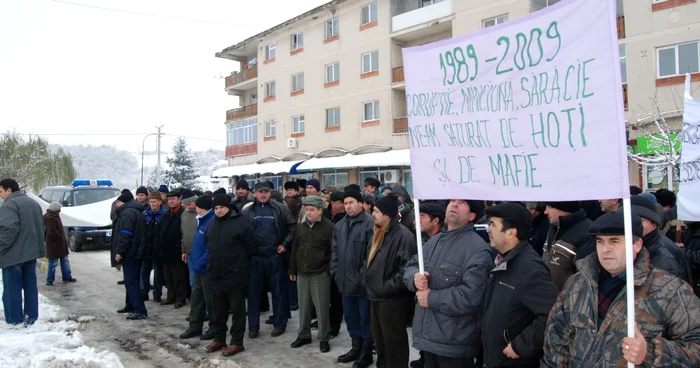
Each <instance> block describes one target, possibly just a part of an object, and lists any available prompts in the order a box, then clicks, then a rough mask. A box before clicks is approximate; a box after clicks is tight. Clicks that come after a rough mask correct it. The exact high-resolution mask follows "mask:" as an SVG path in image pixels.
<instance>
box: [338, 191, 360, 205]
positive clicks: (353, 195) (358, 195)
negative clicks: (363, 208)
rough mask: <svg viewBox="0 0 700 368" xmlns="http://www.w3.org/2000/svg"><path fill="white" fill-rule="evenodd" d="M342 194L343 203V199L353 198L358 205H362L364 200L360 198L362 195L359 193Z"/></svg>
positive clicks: (347, 192) (348, 192)
mask: <svg viewBox="0 0 700 368" xmlns="http://www.w3.org/2000/svg"><path fill="white" fill-rule="evenodd" d="M342 193H343V201H345V198H354V199H355V200H356V201H358V202H360V203H364V202H365V200H364V198H362V193H360V191H359V190H347V191H345V192H342Z"/></svg>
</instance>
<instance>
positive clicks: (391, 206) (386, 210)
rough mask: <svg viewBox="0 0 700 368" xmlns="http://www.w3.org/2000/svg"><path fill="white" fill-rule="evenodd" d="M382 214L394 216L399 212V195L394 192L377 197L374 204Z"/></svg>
mask: <svg viewBox="0 0 700 368" xmlns="http://www.w3.org/2000/svg"><path fill="white" fill-rule="evenodd" d="M374 206H375V207H376V208H378V209H379V210H380V211H382V213H383V214H385V215H387V216H389V217H391V218H394V217H396V215H398V213H399V197H397V196H396V194H393V193H392V194H389V195H386V196H384V197H382V198H379V199H378V200H377V202H376V203H375V204H374Z"/></svg>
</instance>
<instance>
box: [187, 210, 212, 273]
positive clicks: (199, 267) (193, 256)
mask: <svg viewBox="0 0 700 368" xmlns="http://www.w3.org/2000/svg"><path fill="white" fill-rule="evenodd" d="M212 218H214V211H213V210H209V212H207V213H206V214H205V215H204V216H202V217H201V218H200V219H199V225H197V231H196V232H195V233H194V240H193V241H192V251H191V252H190V256H189V258H188V259H187V261H188V262H189V264H190V267H192V271H193V272H194V273H195V274H197V275H198V276H206V275H207V257H208V256H209V250H208V249H207V237H206V233H207V227H208V226H209V222H210V221H211V219H212Z"/></svg>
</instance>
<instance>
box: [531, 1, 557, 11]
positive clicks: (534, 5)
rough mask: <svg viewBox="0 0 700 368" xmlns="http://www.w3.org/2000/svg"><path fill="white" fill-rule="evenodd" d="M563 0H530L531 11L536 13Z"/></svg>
mask: <svg viewBox="0 0 700 368" xmlns="http://www.w3.org/2000/svg"><path fill="white" fill-rule="evenodd" d="M560 1H561V0H530V9H531V10H532V11H533V12H535V11H538V10H542V9H544V8H546V7H548V6H552V5H554V4H556V3H558V2H560Z"/></svg>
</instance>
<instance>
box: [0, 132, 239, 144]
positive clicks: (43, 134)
mask: <svg viewBox="0 0 700 368" xmlns="http://www.w3.org/2000/svg"><path fill="white" fill-rule="evenodd" d="M146 134H151V133H19V132H10V133H0V136H3V135H26V136H30V135H38V136H65V137H74V136H78V137H80V136H85V137H93V136H94V137H105V136H144V135H146ZM161 135H167V136H171V137H183V138H187V139H194V140H200V141H211V142H219V143H226V141H225V140H219V139H211V138H201V137H190V136H187V135H182V134H168V133H161Z"/></svg>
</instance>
